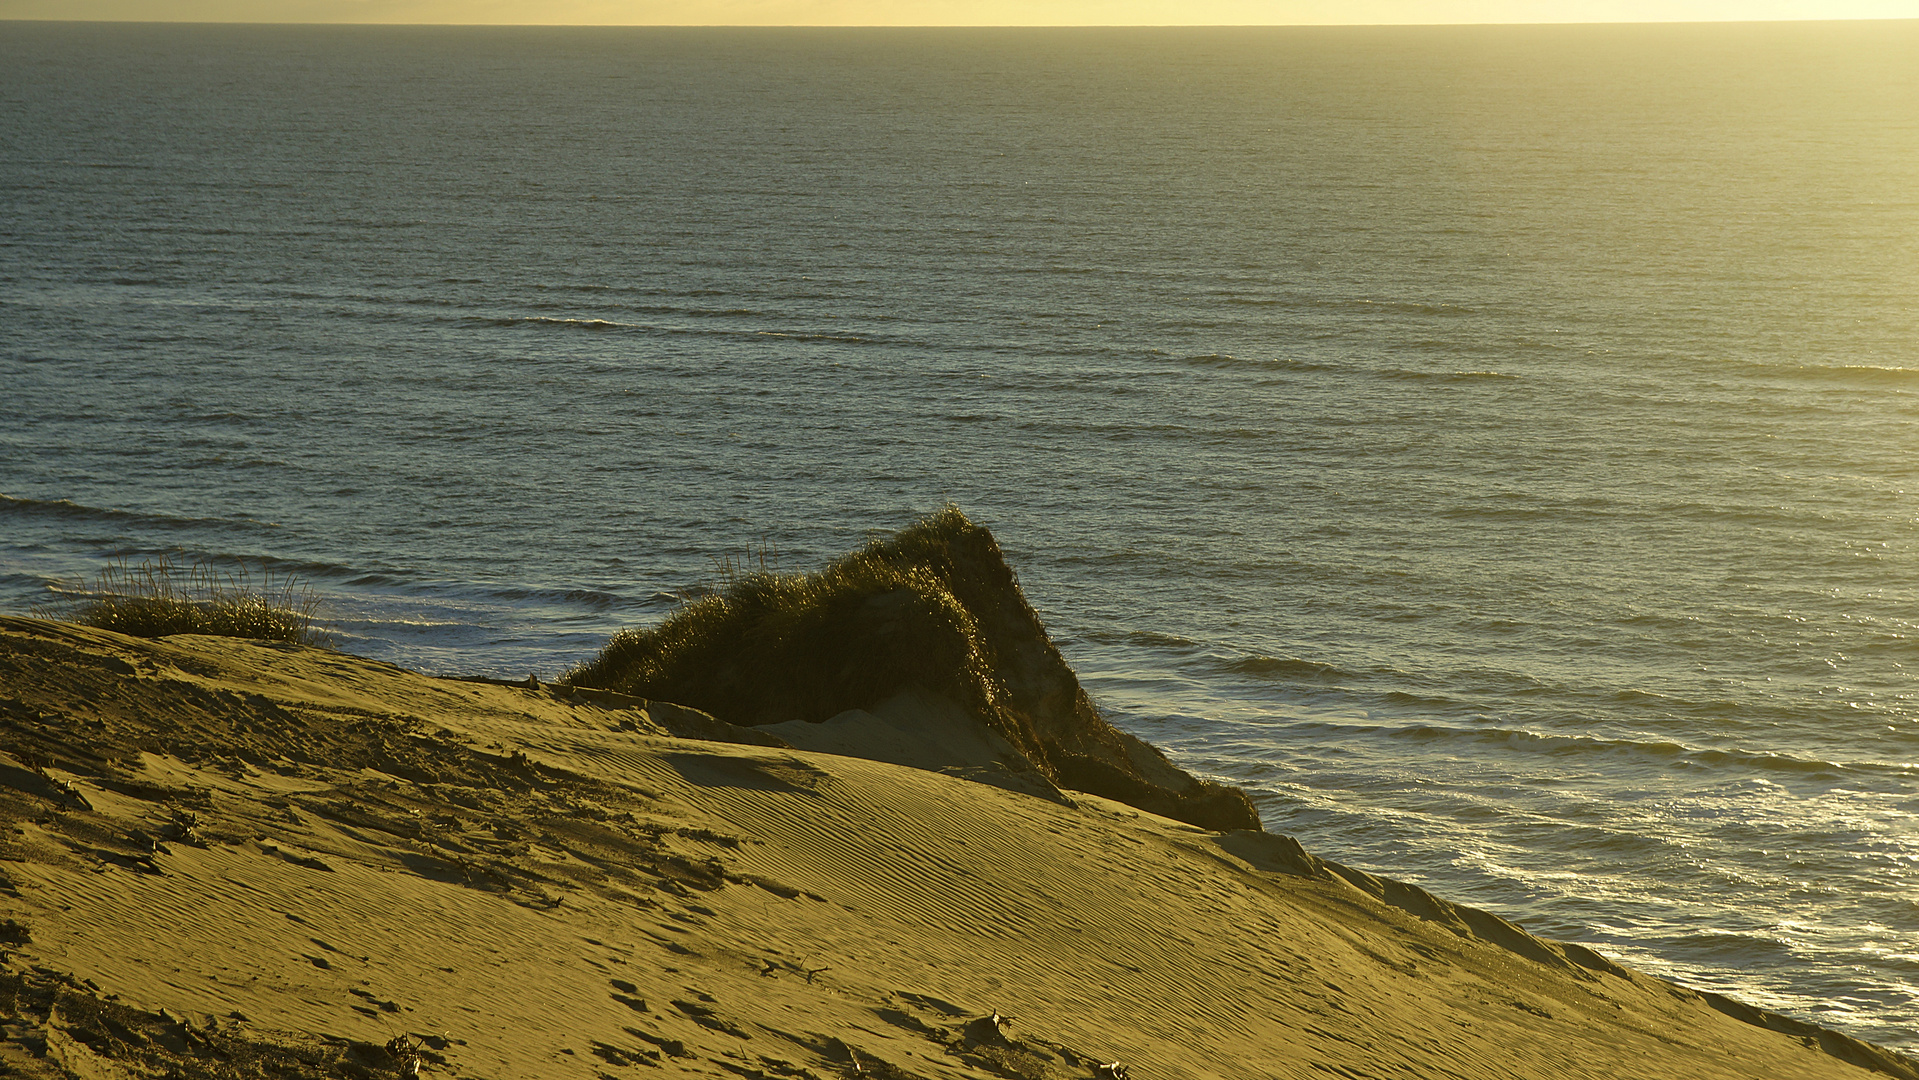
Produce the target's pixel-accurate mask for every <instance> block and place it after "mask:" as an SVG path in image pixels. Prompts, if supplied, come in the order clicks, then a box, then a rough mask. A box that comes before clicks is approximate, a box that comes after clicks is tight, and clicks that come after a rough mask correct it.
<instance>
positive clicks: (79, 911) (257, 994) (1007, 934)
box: [0, 618, 1919, 1080]
mask: <svg viewBox="0 0 1919 1080" xmlns="http://www.w3.org/2000/svg"><path fill="white" fill-rule="evenodd" d="M565 693H566V692H565V691H563V690H556V689H555V688H550V687H540V688H537V689H535V688H531V687H513V686H505V685H498V684H489V683H480V682H463V681H458V680H446V679H433V678H427V677H424V676H420V675H417V674H413V673H410V672H406V671H403V670H401V669H398V668H395V667H392V666H390V665H385V664H381V663H378V662H375V661H369V660H362V659H358V658H354V657H349V656H342V655H340V654H337V653H331V652H326V651H324V650H319V649H314V648H310V647H305V646H298V645H272V644H264V643H255V642H247V641H242V640H237V639H227V638H212V637H197V636H183V637H172V638H163V639H156V640H143V639H134V638H128V637H124V636H121V635H118V634H114V633H111V632H108V631H101V630H95V629H91V628H83V627H76V626H71V625H68V624H62V623H53V622H45V621H39V620H28V619H11V618H0V731H4V733H5V736H4V741H3V742H0V747H3V748H4V752H0V811H4V818H5V820H4V828H0V873H4V886H3V887H0V941H3V942H4V943H5V944H4V945H3V946H0V948H3V949H4V952H5V958H4V961H0V1006H4V1009H5V1013H6V1017H5V1021H4V1025H3V1027H0V1030H3V1033H4V1038H3V1039H0V1063H4V1064H5V1066H6V1067H7V1069H8V1070H10V1072H11V1073H15V1074H18V1075H23V1076H47V1077H146V1076H152V1077H161V1076H168V1075H177V1076H185V1077H238V1076H257V1075H285V1076H352V1077H368V1076H399V1075H408V1074H409V1073H408V1070H409V1069H419V1070H420V1071H421V1072H422V1073H423V1074H425V1075H434V1076H447V1077H475V1078H478V1077H490V1078H504V1077H567V1076H579V1077H592V1078H598V1077H602V1076H614V1077H624V1076H629V1075H631V1076H646V1075H655V1074H659V1075H671V1076H713V1077H741V1076H748V1077H812V1078H816V1080H817V1078H826V1077H845V1076H877V1077H890V1078H901V1077H903V1078H916V1080H934V1078H959V1077H969V1078H984V1077H1020V1078H1029V1080H1030V1078H1042V1080H1043V1078H1055V1080H1058V1078H1080V1077H1084V1078H1098V1077H1119V1076H1129V1077H1135V1078H1139V1080H1146V1078H1176V1077H1192V1078H1202V1077H1235V1078H1236V1077H1253V1076H1259V1077H1299V1078H1308V1077H1310V1078H1315V1080H1321V1078H1325V1077H1329V1076H1333V1077H1340V1076H1343V1077H1349V1078H1354V1077H1356V1078H1369V1077H1392V1076H1422V1077H1459V1078H1467V1077H1493V1076H1500V1077H1541V1078H1545V1077H1555V1078H1558V1077H1612V1076H1623V1075H1632V1076H1643V1077H1674V1078H1678V1077H1687V1078H1709V1077H1758V1076H1766V1077H1866V1076H1875V1075H1877V1076H1895V1077H1902V1078H1911V1077H1916V1076H1919V1070H1916V1069H1915V1068H1914V1066H1913V1063H1912V1062H1911V1061H1909V1060H1908V1059H1905V1058H1903V1057H1899V1056H1897V1055H1894V1054H1891V1053H1889V1052H1886V1051H1883V1050H1880V1049H1879V1048H1877V1047H1872V1046H1869V1045H1867V1044H1864V1043H1858V1042H1856V1041H1854V1040H1848V1039H1846V1038H1845V1037H1843V1036H1840V1035H1837V1034H1836V1033H1832V1032H1825V1031H1823V1030H1821V1029H1817V1028H1813V1027H1811V1026H1810V1025H1796V1026H1795V1024H1796V1022H1793V1021H1789V1020H1785V1019H1784V1018H1776V1017H1770V1016H1768V1015H1766V1014H1762V1013H1759V1012H1758V1010H1750V1012H1751V1013H1752V1014H1753V1015H1751V1016H1736V1015H1729V1010H1728V1009H1727V1007H1726V1006H1727V1003H1725V1002H1723V1001H1718V1000H1715V999H1713V998H1712V997H1711V996H1709V995H1701V994H1698V993H1695V992H1693V991H1690V990H1685V989H1683V988H1680V987H1677V986H1675V985H1673V984H1671V983H1668V982H1665V981H1662V980H1659V979H1656V978H1652V977H1649V976H1646V975H1643V974H1640V973H1637V972H1634V971H1631V970H1629V969H1627V968H1624V967H1620V966H1618V965H1614V964H1611V963H1609V962H1607V961H1604V960H1603V958H1599V957H1597V956H1596V955H1594V954H1591V953H1589V952H1588V951H1586V950H1583V949H1580V948H1578V947H1577V946H1566V945H1560V944H1557V943H1552V942H1545V941H1542V940H1540V939H1538V938H1534V937H1531V936H1530V935H1527V934H1525V933H1524V931H1522V930H1520V929H1519V928H1517V927H1513V926H1511V925H1510V924H1507V923H1504V922H1503V921H1500V920H1496V919H1494V918H1493V917H1492V916H1490V915H1486V914H1485V913H1482V912H1473V911H1471V910H1470V909H1465V908H1460V907H1457V906H1455V905H1450V904H1447V903H1446V902H1445V901H1442V900H1439V899H1438V898H1435V897H1431V896H1430V895H1429V894H1425V893H1423V891H1421V890H1417V889H1415V888H1413V887H1411V886H1407V885H1404V884H1402V883H1397V882H1391V881H1387V880H1386V879H1381V878H1375V877H1372V876H1370V875H1363V874H1360V873H1359V872H1357V871H1353V870H1351V869H1349V868H1345V867H1340V866H1338V865H1337V864H1333V863H1328V862H1325V861H1323V860H1319V859H1316V858H1314V857H1313V856H1311V855H1310V854H1309V853H1307V852H1305V851H1304V850H1303V849H1300V848H1299V846H1298V845H1297V843H1295V842H1293V841H1291V840H1290V839H1288V838H1285V837H1279V836H1272V835H1268V834H1263V833H1255V832H1251V831H1244V830H1241V831H1232V832H1225V833H1216V832H1211V831H1208V830H1204V829H1200V828H1197V827H1195V826H1192V825H1189V824H1185V823H1181V822H1178V821H1174V820H1172V819H1168V818H1165V817H1160V816H1157V815H1153V814H1149V813H1146V812H1143V811H1141V810H1139V809H1137V808H1135V807H1131V806H1128V805H1126V804H1123V803H1120V802H1117V801H1114V800H1110V799H1106V798H1103V797H1100V796H1097V795H1091V794H1087V793H1083V792H1072V791H1068V792H1066V794H1067V795H1068V796H1069V799H1068V800H1067V801H1066V802H1061V801H1055V800H1051V799H1047V798H1043V797H1035V796H1033V795H1029V794H1024V793H1021V792H1018V791H1011V790H1007V789H1006V788H1005V787H1002V786H994V785H991V784H980V783H973V782H970V781H968V780H967V779H964V778H961V777H956V776H949V775H942V774H941V773H938V772H933V771H928V770H924V769H916V768H911V767H906V766H901V765H897V764H892V763H887V762H879V761H871V760H865V759H860V758H853V757H844V756H837V755H832V754H825V753H818V752H810V751H805V750H798V749H793V748H790V747H783V746H778V745H764V744H756V742H755V741H750V740H751V739H752V737H751V736H750V735H749V736H745V738H747V739H748V740H749V741H717V740H715V739H713V738H687V737H682V736H681V735H676V734H674V731H673V728H674V726H675V725H678V726H680V727H681V728H682V730H691V729H693V728H696V727H697V728H702V729H704V731H705V734H706V735H709V736H711V735H719V736H722V737H727V736H730V735H731V734H734V733H736V732H737V730H738V729H734V728H732V727H731V726H730V725H725V724H724V723H723V722H722V721H718V720H714V719H711V718H705V717H701V716H700V715H699V714H697V713H694V712H692V711H691V710H687V709H684V708H683V707H676V706H671V705H666V704H663V703H655V702H649V701H644V700H640V699H634V698H630V697H621V696H617V695H590V694H572V695H569V696H562V695H563V694H565ZM760 742H762V743H763V742H764V738H763V737H762V739H761V740H760ZM1743 1009H1744V1007H1743V1006H1740V1007H1739V1009H1737V1010H1730V1011H1732V1012H1737V1011H1739V1010H1743Z"/></svg>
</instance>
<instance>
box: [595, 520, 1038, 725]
mask: <svg viewBox="0 0 1919 1080" xmlns="http://www.w3.org/2000/svg"><path fill="white" fill-rule="evenodd" d="M977 528H978V527H977V526H975V525H973V523H972V522H971V521H968V520H967V518H966V515H965V514H963V513H961V512H960V511H959V510H958V509H957V508H953V507H948V508H947V509H945V510H942V511H940V512H939V513H936V514H933V515H930V516H928V517H926V518H924V519H922V520H920V521H919V522H917V523H916V524H914V525H913V526H912V527H910V528H908V529H906V530H905V531H904V532H901V533H900V534H898V535H896V536H894V537H891V538H888V539H885V540H875V541H873V542H872V543H869V544H867V545H866V546H865V547H863V548H861V549H859V550H858V551H855V552H853V553H851V554H849V555H846V556H844V557H842V558H840V559H838V560H836V561H834V562H833V563H831V564H829V565H827V566H826V567H825V568H824V569H821V570H819V571H816V572H813V573H799V574H782V573H778V572H775V571H772V570H770V569H766V568H764V564H763V563H762V568H761V569H759V570H753V571H748V572H741V571H740V570H739V569H737V568H734V567H732V566H728V567H726V568H723V569H725V570H726V578H727V580H726V581H724V583H723V585H722V587H721V588H720V589H719V590H718V591H717V592H715V593H713V594H711V595H708V596H705V597H703V598H701V599H699V600H696V601H693V602H692V603H690V604H688V605H686V606H685V607H683V608H681V609H680V610H679V611H677V612H675V613H674V614H673V615H671V616H670V617H668V618H667V619H666V621H665V622H662V623H660V624H659V625H658V626H655V627H651V628H649V629H642V630H627V631H623V632H621V633H620V634H617V635H615V636H614V637H613V639H612V640H610V641H608V642H607V644H606V647H605V649H603V650H602V651H601V653H600V655H599V656H598V657H597V658H595V659H594V660H592V661H590V662H588V663H586V664H584V665H582V666H580V667H579V668H576V669H575V670H573V671H572V672H569V673H568V674H567V675H566V676H565V677H564V678H563V679H562V682H564V683H566V684H570V685H576V686H592V687H598V688H602V689H607V690H618V691H621V692H624V693H629V694H635V695H638V696H641V697H647V698H654V699H659V700H666V701H673V702H677V703H680V704H683V705H691V706H693V707H695V708H699V709H704V710H706V711H707V712H710V713H713V714H714V715H715V716H718V717H720V718H722V719H725V720H729V721H731V722H733V723H736V724H744V725H756V724H765V723H778V722H781V721H785V720H809V721H820V720H825V719H827V718H828V717H831V716H833V715H835V714H836V713H839V712H843V711H845V710H846V709H850V708H859V707H862V706H866V705H871V704H873V703H874V702H876V701H878V700H880V699H882V698H884V697H886V696H888V695H890V694H891V693H893V692H895V691H897V690H898V689H899V688H901V687H903V686H908V685H914V684H917V685H920V686H924V687H926V688H927V689H929V690H934V691H937V692H940V693H944V694H946V695H947V696H949V697H951V698H953V699H954V700H956V701H959V702H962V703H964V704H966V705H969V706H971V707H973V708H974V709H976V710H977V711H979V712H980V713H981V714H982V715H983V716H986V717H987V718H988V721H989V723H991V722H993V721H995V720H998V721H1000V722H999V723H994V724H993V726H995V727H999V728H1016V727H1017V725H1015V724H1009V723H1007V722H1006V721H1007V719H1008V718H1005V717H1003V716H1001V715H999V714H1000V713H1001V710H1000V708H999V707H998V705H999V698H1000V697H1001V696H1002V693H1001V689H1000V688H999V687H998V686H997V685H996V680H995V677H994V673H993V669H992V658H991V657H990V656H989V655H987V653H986V651H985V649H984V642H983V641H982V638H981V633H980V627H979V625H978V622H977V620H976V619H975V617H974V614H973V612H972V611H971V610H969V608H968V605H967V604H966V603H965V602H964V600H963V599H962V596H961V595H959V593H960V592H963V591H964V590H963V588H956V587H958V586H960V583H958V582H955V581H954V580H952V576H953V575H952V574H951V572H950V571H951V567H950V565H948V566H941V565H940V564H939V563H938V562H937V561H932V560H928V559H926V558H925V557H924V556H925V554H926V553H927V551H928V550H930V549H935V548H939V547H941V546H943V545H944V544H945V543H947V542H948V541H950V540H951V539H952V538H953V537H954V536H956V535H960V534H963V533H965V532H967V531H969V530H976V529H977ZM1002 733H1003V734H1006V735H1008V736H1009V737H1012V741H1013V742H1014V744H1015V745H1016V746H1019V745H1020V744H1021V743H1022V742H1030V740H1029V739H1022V738H1019V737H1017V736H1018V734H1019V733H1018V732H1017V731H1016V730H1003V731H1002ZM1021 749H1023V750H1029V749H1031V747H1030V746H1021Z"/></svg>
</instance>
